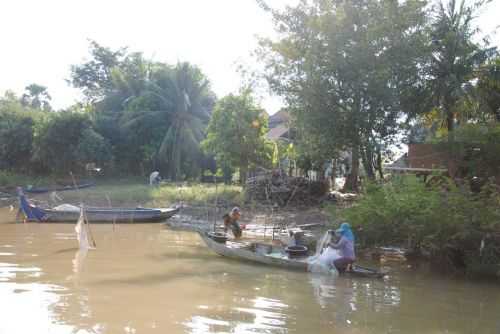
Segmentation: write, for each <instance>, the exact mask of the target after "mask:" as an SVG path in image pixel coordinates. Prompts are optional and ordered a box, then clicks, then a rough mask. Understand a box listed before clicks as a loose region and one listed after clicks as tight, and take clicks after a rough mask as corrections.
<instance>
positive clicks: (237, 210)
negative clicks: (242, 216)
mask: <svg viewBox="0 0 500 334" xmlns="http://www.w3.org/2000/svg"><path fill="white" fill-rule="evenodd" d="M234 213H240V208H238V207H237V206H235V207H234V208H233V209H232V210H231V214H234Z"/></svg>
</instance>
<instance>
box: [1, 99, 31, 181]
mask: <svg viewBox="0 0 500 334" xmlns="http://www.w3.org/2000/svg"><path fill="white" fill-rule="evenodd" d="M34 123H35V121H34V118H33V115H32V114H31V112H30V110H27V109H25V108H24V107H23V106H22V105H21V104H20V103H19V101H17V100H16V99H15V97H14V96H12V95H9V94H7V95H6V96H5V97H4V98H3V99H0V170H9V171H12V170H15V169H18V170H19V171H24V172H28V171H29V162H30V158H31V150H32V145H33V132H34Z"/></svg>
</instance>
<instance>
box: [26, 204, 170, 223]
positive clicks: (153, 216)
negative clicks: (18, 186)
mask: <svg viewBox="0 0 500 334" xmlns="http://www.w3.org/2000/svg"><path fill="white" fill-rule="evenodd" d="M43 211H44V215H43V216H42V217H41V219H37V218H30V219H28V221H37V222H40V223H67V222H71V223H74V222H76V221H77V220H78V218H79V216H80V212H79V211H76V212H75V211H60V210H51V209H43ZM178 212H179V209H173V208H172V209H86V210H85V215H86V218H87V220H88V221H89V222H90V223H93V224H95V223H113V222H115V223H122V224H123V223H130V224H138V223H151V222H156V223H161V222H163V221H165V220H166V219H168V218H171V217H172V216H173V215H175V214H176V213H178Z"/></svg>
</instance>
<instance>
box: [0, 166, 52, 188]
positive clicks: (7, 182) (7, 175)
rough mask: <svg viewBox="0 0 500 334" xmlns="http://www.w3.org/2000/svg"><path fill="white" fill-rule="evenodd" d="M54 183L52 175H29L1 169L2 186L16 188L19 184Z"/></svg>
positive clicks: (0, 180) (0, 182)
mask: <svg viewBox="0 0 500 334" xmlns="http://www.w3.org/2000/svg"><path fill="white" fill-rule="evenodd" d="M52 183H54V180H53V178H52V177H45V176H44V177H40V176H27V175H22V174H16V173H12V172H7V171H1V170H0V188H15V187H17V186H27V185H33V186H42V185H47V184H52Z"/></svg>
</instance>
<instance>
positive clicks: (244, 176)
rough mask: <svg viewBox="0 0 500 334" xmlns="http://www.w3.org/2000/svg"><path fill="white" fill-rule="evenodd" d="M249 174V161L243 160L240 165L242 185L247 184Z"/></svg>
mask: <svg viewBox="0 0 500 334" xmlns="http://www.w3.org/2000/svg"><path fill="white" fill-rule="evenodd" d="M247 174H248V162H246V161H242V162H241V165H240V183H241V185H245V182H246V181H247Z"/></svg>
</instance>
